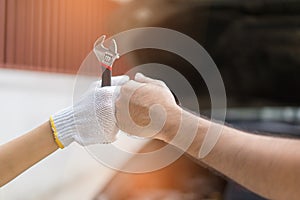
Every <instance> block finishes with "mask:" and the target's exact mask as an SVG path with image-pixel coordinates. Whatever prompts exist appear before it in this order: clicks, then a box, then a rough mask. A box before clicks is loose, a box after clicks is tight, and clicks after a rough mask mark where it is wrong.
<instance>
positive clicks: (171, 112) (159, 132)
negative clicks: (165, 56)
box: [116, 73, 180, 139]
mask: <svg viewBox="0 0 300 200" xmlns="http://www.w3.org/2000/svg"><path fill="white" fill-rule="evenodd" d="M179 110H180V107H179V106H178V105H177V104H176V102H175V99H174V97H173V95H172V93H171V91H170V90H169V88H168V87H167V86H166V84H165V83H164V82H162V81H160V80H154V79H151V78H148V77H146V76H144V75H142V74H140V73H138V74H136V76H135V80H132V81H129V82H127V83H126V84H124V85H123V86H122V87H121V93H120V96H119V98H118V99H117V101H116V118H117V124H118V127H119V128H120V129H121V130H122V131H124V132H127V133H129V134H132V135H135V136H139V137H155V138H158V139H164V137H165V136H166V134H165V133H166V132H168V131H167V130H168V128H169V127H168V121H170V120H171V119H172V118H175V117H180V115H179V114H178V115H177V113H178V112H177V111H179ZM175 113H176V114H175Z"/></svg>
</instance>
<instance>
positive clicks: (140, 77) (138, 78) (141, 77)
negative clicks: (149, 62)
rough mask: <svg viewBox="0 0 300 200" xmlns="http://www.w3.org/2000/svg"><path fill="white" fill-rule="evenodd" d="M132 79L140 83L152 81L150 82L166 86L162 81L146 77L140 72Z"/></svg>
mask: <svg viewBox="0 0 300 200" xmlns="http://www.w3.org/2000/svg"><path fill="white" fill-rule="evenodd" d="M134 80H135V81H137V82H140V83H152V84H155V85H159V86H162V87H166V84H165V83H164V82H163V81H160V80H156V79H152V78H149V77H146V76H145V75H143V74H142V73H137V74H136V75H135V77H134Z"/></svg>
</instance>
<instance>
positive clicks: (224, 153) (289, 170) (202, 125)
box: [164, 111, 300, 199]
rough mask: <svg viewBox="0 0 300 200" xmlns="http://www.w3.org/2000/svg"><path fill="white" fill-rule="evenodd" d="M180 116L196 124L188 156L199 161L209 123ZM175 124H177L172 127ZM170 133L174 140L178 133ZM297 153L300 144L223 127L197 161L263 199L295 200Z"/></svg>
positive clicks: (168, 139) (298, 174) (299, 173)
mask: <svg viewBox="0 0 300 200" xmlns="http://www.w3.org/2000/svg"><path fill="white" fill-rule="evenodd" d="M183 114H184V115H187V116H188V117H189V118H190V120H188V121H189V123H197V124H198V130H197V135H196V137H195V139H194V141H193V143H192V145H191V146H190V148H189V149H188V150H187V153H188V154H190V155H191V156H193V157H194V158H196V159H199V151H200V147H201V145H202V143H203V139H204V136H205V134H206V132H207V130H208V128H209V126H210V125H211V122H209V121H207V120H204V119H201V118H198V117H196V116H194V115H191V114H189V113H186V112H185V111H184V113H183ZM177 115H178V114H177ZM177 119H178V118H177ZM176 124H179V122H178V121H177V122H176V123H174V124H173V126H172V127H176ZM177 128H178V126H177ZM170 130H172V129H170ZM171 133H173V136H174V135H175V134H176V133H177V131H175V128H173V130H172V131H171ZM187 135H188V133H187ZM171 139H172V134H170V133H169V135H168V137H166V138H164V140H165V141H166V142H169V143H171V144H172V143H173V145H175V146H178V147H180V146H181V144H180V142H177V141H175V142H176V143H174V141H171ZM299 152H300V141H297V140H289V139H282V138H274V137H267V136H259V135H254V134H247V133H244V132H242V131H239V130H235V129H232V128H229V127H225V126H224V127H223V129H222V133H221V136H220V138H219V139H218V142H217V143H216V145H215V146H214V148H213V149H212V151H211V152H210V153H209V154H208V155H207V156H206V157H205V158H204V159H201V160H200V159H199V160H200V161H201V162H203V163H205V164H206V165H208V166H210V167H212V168H214V169H215V170H217V171H219V172H221V173H222V174H224V175H226V176H228V177H230V178H231V179H233V180H235V181H237V182H238V183H240V184H242V185H244V186H245V187H247V188H249V189H250V190H253V191H255V192H257V193H259V194H261V195H263V196H265V197H268V198H271V199H297V198H298V197H299V195H300V191H299V190H298V184H299V183H300V171H299V167H300V155H299V154H300V153H299Z"/></svg>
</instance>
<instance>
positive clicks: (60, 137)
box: [50, 107, 76, 149]
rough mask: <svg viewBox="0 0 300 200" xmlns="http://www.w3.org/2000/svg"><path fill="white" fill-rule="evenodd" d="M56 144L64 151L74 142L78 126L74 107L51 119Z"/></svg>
mask: <svg viewBox="0 0 300 200" xmlns="http://www.w3.org/2000/svg"><path fill="white" fill-rule="evenodd" d="M50 123H51V127H52V130H53V133H54V138H55V142H56V143H57V145H58V146H59V147H60V148H61V149H63V148H64V147H66V146H68V145H69V144H71V143H72V142H73V141H74V136H75V134H76V126H75V121H74V112H73V107H68V108H66V109H64V110H61V111H60V112H58V113H56V114H54V115H53V116H51V117H50Z"/></svg>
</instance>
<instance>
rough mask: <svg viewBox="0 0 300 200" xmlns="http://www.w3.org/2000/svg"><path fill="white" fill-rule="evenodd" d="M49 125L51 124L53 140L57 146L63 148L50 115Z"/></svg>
mask: <svg viewBox="0 0 300 200" xmlns="http://www.w3.org/2000/svg"><path fill="white" fill-rule="evenodd" d="M50 125H51V129H52V131H53V135H54V140H55V142H56V144H57V146H58V147H59V148H61V149H63V148H65V147H64V145H63V144H62V143H61V141H60V140H59V139H58V136H57V130H56V127H55V124H54V121H53V118H52V116H51V117H50Z"/></svg>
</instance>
